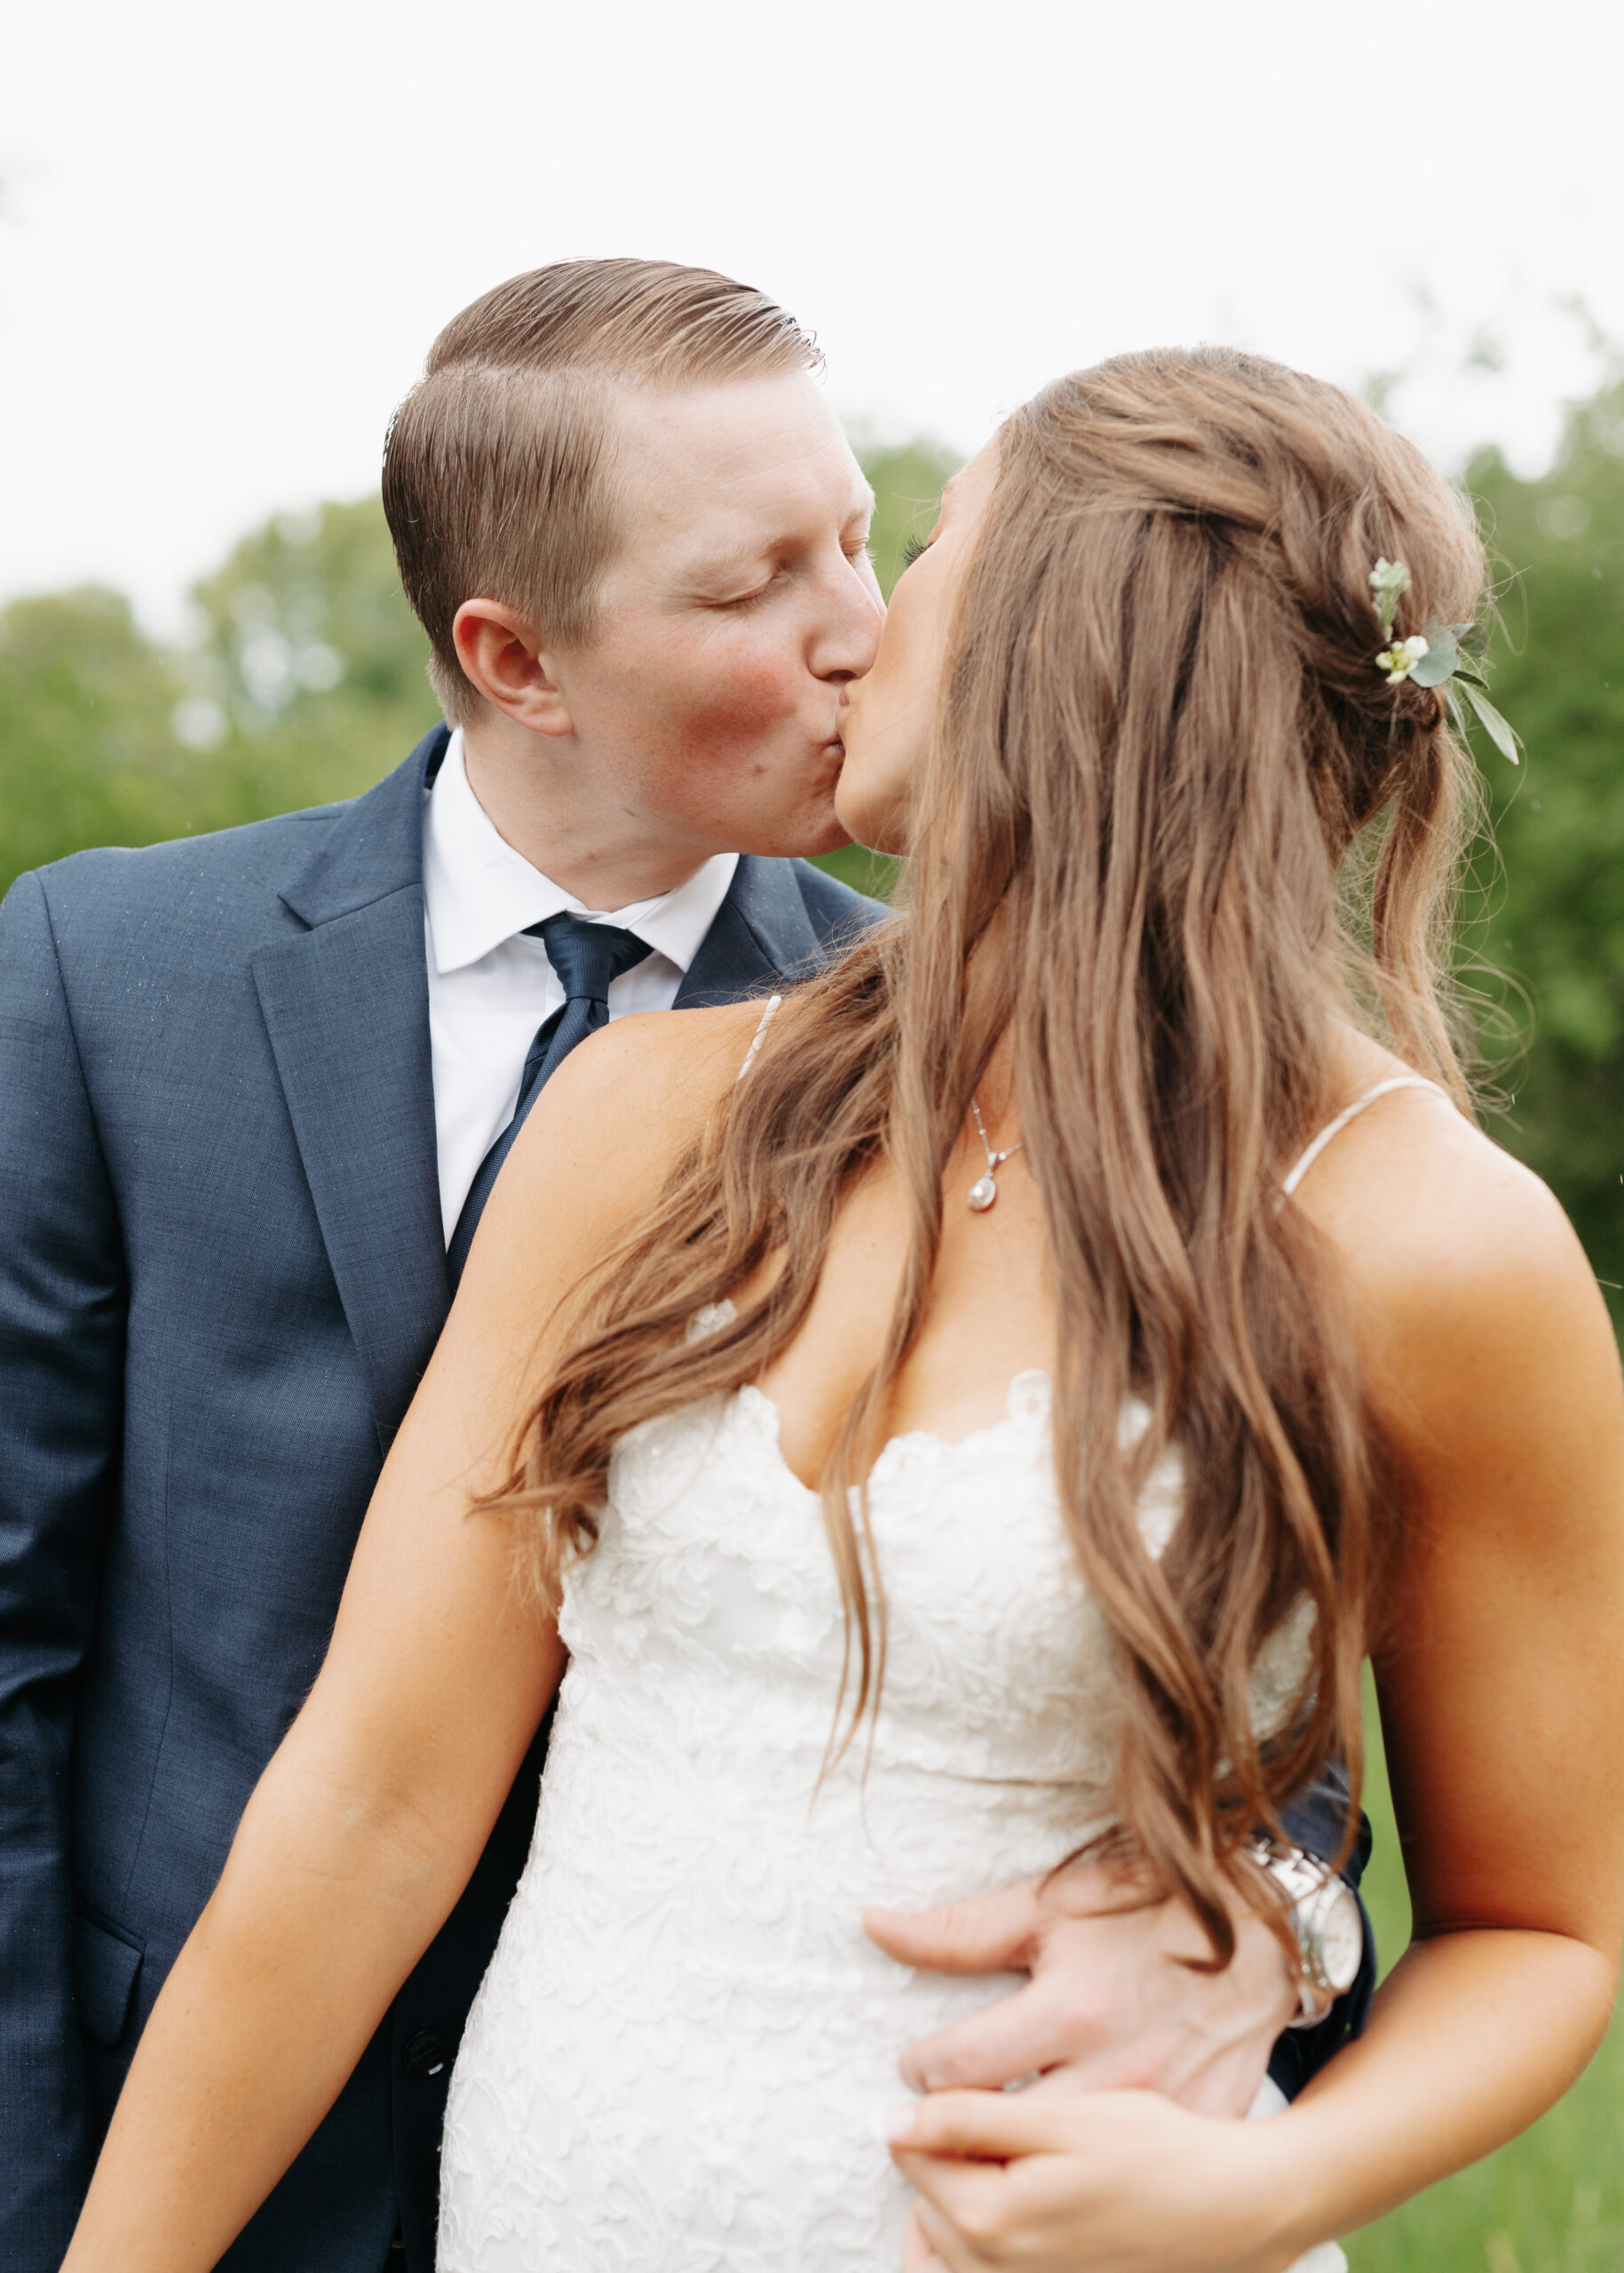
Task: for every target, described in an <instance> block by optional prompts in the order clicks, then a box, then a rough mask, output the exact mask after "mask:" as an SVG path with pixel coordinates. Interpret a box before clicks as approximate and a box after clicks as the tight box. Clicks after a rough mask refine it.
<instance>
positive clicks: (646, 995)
mask: <svg viewBox="0 0 1624 2273" xmlns="http://www.w3.org/2000/svg"><path fill="white" fill-rule="evenodd" d="M738 865H739V856H738V854H737V853H736V852H718V853H717V855H716V857H715V858H714V859H709V860H707V861H706V862H705V863H704V865H703V866H702V867H699V868H697V869H695V871H694V873H693V875H691V876H690V877H689V878H688V880H687V882H686V883H681V884H678V885H677V889H676V891H668V892H661V895H660V897H659V898H658V899H640V900H638V901H637V902H635V903H634V905H633V906H631V907H616V908H608V909H603V908H596V909H595V908H588V907H582V905H581V902H580V901H579V900H578V899H572V898H571V896H570V894H569V893H568V892H566V891H565V890H564V889H563V887H562V885H560V884H555V883H553V882H552V880H551V877H549V876H544V875H543V874H542V872H541V870H540V869H539V868H533V867H531V865H530V863H529V861H528V860H527V859H525V857H524V855H523V853H522V852H516V851H514V850H513V847H512V846H511V844H510V843H508V842H507V840H506V839H505V838H504V837H502V836H498V835H497V833H496V829H495V825H494V823H493V822H492V821H491V820H490V817H489V815H488V814H487V812H486V811H485V808H484V807H483V805H481V804H480V803H479V799H478V798H477V797H476V796H474V793H473V791H472V789H471V787H470V786H469V780H468V773H467V770H466V768H465V766H464V765H463V733H462V729H461V727H460V726H459V727H458V728H457V729H456V733H453V735H452V737H451V741H450V743H449V745H448V748H447V750H446V755H445V760H444V763H443V764H441V766H440V772H438V773H437V774H436V776H435V777H434V782H433V786H432V788H431V789H430V791H429V794H428V796H426V797H425V798H424V813H423V912H424V932H425V934H426V946H427V951H428V959H429V1041H430V1047H431V1049H432V1055H433V1067H434V1136H435V1142H436V1144H437V1146H438V1149H439V1154H440V1217H441V1221H442V1222H443V1224H444V1226H445V1233H446V1239H447V1242H448V1244H449V1241H450V1239H451V1234H452V1232H454V1231H455V1230H456V1219H457V1217H458V1216H460V1215H461V1213H462V1211H463V1200H466V1198H467V1197H468V1192H469V1187H470V1186H471V1184H472V1183H473V1180H474V1177H475V1176H477V1175H478V1174H479V1163H480V1161H481V1160H483V1159H484V1158H485V1155H486V1154H487V1152H489V1150H490V1148H491V1146H492V1145H493V1144H495V1141H496V1139H497V1137H499V1136H500V1135H501V1134H502V1131H503V1129H505V1128H506V1127H507V1125H508V1123H509V1121H511V1120H512V1118H513V1112H514V1108H515V1106H516V1105H518V1103H519V1081H520V1079H521V1077H522V1075H523V1073H524V1070H525V1059H526V1057H527V1055H528V1054H529V1049H530V1044H531V1043H532V1041H535V1030H536V1028H537V1027H538V1026H540V1025H541V1023H542V1021H543V1018H548V1017H550V1016H551V1013H552V1012H553V1011H554V1010H558V1008H559V1007H560V1005H561V1004H562V1002H563V1001H564V989H563V987H562V986H560V985H559V983H558V976H557V974H556V973H555V971H554V970H553V968H552V965H551V962H549V961H548V960H547V950H546V948H545V946H543V944H542V942H541V940H540V939H526V938H525V937H524V932H525V930H526V927H527V925H528V924H531V923H543V922H544V921H545V919H546V918H547V917H548V916H549V915H558V914H559V913H561V912H563V913H567V914H569V915H579V916H581V917H582V919H583V920H584V921H585V922H586V923H616V924H618V925H619V926H620V927H621V929H622V931H635V932H636V933H637V935H638V939H646V940H647V942H648V944H649V946H651V947H652V948H653V949H654V953H653V954H651V955H650V956H649V957H648V958H647V960H646V962H640V963H638V965H637V967H636V969H635V970H629V971H627V972H625V973H624V974H623V975H622V977H621V978H616V979H614V980H612V981H611V983H610V986H609V1016H610V1017H611V1018H624V1017H625V1016H626V1014H627V1013H628V1012H629V1011H632V1010H669V1009H670V1007H671V1005H672V1003H673V1002H675V1001H676V999H677V988H678V987H679V986H681V985H682V982H683V978H684V975H685V972H686V970H687V968H688V965H689V964H690V963H691V962H693V958H694V956H695V955H696V954H698V953H699V950H700V946H701V943H702V941H703V939H704V937H705V934H706V933H707V931H709V929H710V927H711V925H712V923H715V921H716V918H717V910H718V909H719V908H720V907H721V905H722V902H723V901H724V900H725V899H726V897H727V891H728V886H729V885H730V884H731V883H733V870H734V869H735V868H736V867H738Z"/></svg>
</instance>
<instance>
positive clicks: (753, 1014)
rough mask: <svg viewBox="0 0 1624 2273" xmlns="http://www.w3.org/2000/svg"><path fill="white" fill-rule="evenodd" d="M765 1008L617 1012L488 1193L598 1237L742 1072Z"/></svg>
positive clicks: (547, 1098) (668, 1168)
mask: <svg viewBox="0 0 1624 2273" xmlns="http://www.w3.org/2000/svg"><path fill="white" fill-rule="evenodd" d="M763 1010H764V1004H762V1003H760V1002H739V1003H730V1004H727V1005H725V1006H724V1007H723V1008H721V1009H718V1010H678V1011H670V1010H661V1011H657V1012H652V1013H650V1014H648V1015H646V1016H645V1017H642V1018H616V1019H615V1020H614V1023H613V1024H612V1025H610V1026H605V1027H604V1028H603V1029H602V1031H601V1032H600V1033H598V1034H592V1035H590V1037H589V1038H588V1040H587V1041H583V1042H582V1044H581V1046H580V1048H579V1049H575V1050H574V1051H572V1052H571V1054H570V1056H569V1057H567V1058H566V1060H565V1062H564V1064H563V1065H560V1066H559V1068H558V1072H557V1073H555V1074H554V1075H553V1076H552V1078H551V1081H549V1082H548V1084H547V1086H546V1088H545V1089H543V1092H542V1094H541V1096H540V1097H538V1098H537V1099H536V1102H535V1108H534V1110H533V1111H532V1112H531V1113H530V1116H529V1119H528V1120H527V1121H526V1123H525V1126H524V1129H523V1130H522V1132H521V1133H520V1135H519V1139H518V1141H517V1143H516V1144H514V1146H513V1150H512V1153H511V1157H510V1159H509V1160H508V1163H507V1166H506V1167H505V1168H504V1169H503V1173H502V1176H500V1178H499V1179H498V1181H497V1184H496V1188H495V1192H493V1193H492V1196H491V1197H492V1206H493V1207H495V1205H496V1202H497V1200H498V1199H499V1198H500V1199H502V1200H503V1201H504V1202H505V1205H506V1208H508V1209H509V1210H512V1209H514V1208H518V1207H519V1206H520V1205H521V1204H523V1205H524V1206H525V1207H526V1208H527V1211H528V1212H531V1213H533V1214H534V1213H536V1212H540V1213H542V1214H544V1215H546V1216H550V1217H555V1218H556V1217H558V1216H563V1217H564V1218H566V1222H567V1224H568V1227H569V1230H570V1232H571V1233H572V1236H574V1235H577V1234H580V1235H585V1236H590V1237H595V1238H596V1237H602V1236H603V1235H604V1234H605V1233H606V1232H608V1231H609V1230H611V1229H612V1228H614V1225H616V1224H620V1223H623V1222H625V1221H626V1220H628V1219H629V1218H630V1216H632V1215H634V1214H635V1212H636V1211H637V1210H638V1208H641V1207H644V1206H646V1205H647V1204H648V1202H649V1201H650V1200H653V1198H654V1196H655V1195H656V1194H657V1193H658V1192H660V1191H661V1188H662V1187H663V1186H664V1184H665V1183H666V1181H667V1179H668V1178H669V1176H670V1174H671V1172H672V1170H673V1169H674V1168H676V1167H677V1163H678V1161H679V1160H681V1159H682V1157H683V1155H684V1154H685V1152H687V1150H688V1148H689V1147H690V1145H691V1144H693V1142H694V1140H695V1138H696V1137H699V1136H700V1135H701V1132H702V1130H703V1129H704V1127H705V1124H706V1122H707V1121H708V1120H709V1116H710V1114H711V1113H713V1112H714V1110H715V1109H716V1106H717V1104H718V1103H719V1102H720V1101H721V1099H722V1098H723V1097H725V1095H726V1094H727V1091H728V1089H730V1088H731V1087H732V1085H733V1082H734V1081H736V1080H737V1079H738V1076H739V1071H740V1068H741V1065H743V1063H744V1059H745V1056H746V1054H747V1052H748V1051H749V1047H750V1043H751V1041H752V1039H753V1038H754V1036H755V1034H756V1032H757V1027H758V1026H759V1025H760V1023H761V1018H762V1012H763Z"/></svg>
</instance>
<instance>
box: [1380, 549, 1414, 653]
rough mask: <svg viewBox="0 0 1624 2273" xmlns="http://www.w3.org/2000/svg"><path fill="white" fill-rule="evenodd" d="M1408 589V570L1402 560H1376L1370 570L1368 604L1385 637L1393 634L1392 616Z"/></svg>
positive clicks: (1396, 611) (1390, 636) (1396, 612)
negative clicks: (1372, 609)
mask: <svg viewBox="0 0 1624 2273" xmlns="http://www.w3.org/2000/svg"><path fill="white" fill-rule="evenodd" d="M1409 589H1410V572H1409V570H1408V569H1407V568H1406V566H1405V565H1404V563H1403V561H1402V560H1378V561H1377V562H1376V565H1375V566H1374V568H1373V569H1372V570H1371V572H1370V604H1371V606H1372V607H1374V610H1375V612H1376V616H1377V619H1378V621H1379V622H1380V623H1381V626H1382V636H1383V637H1384V638H1389V639H1390V638H1392V636H1393V618H1394V616H1395V615H1396V614H1398V603H1399V601H1400V600H1401V599H1402V598H1403V597H1404V595H1405V593H1406V592H1407V591H1408V590H1409Z"/></svg>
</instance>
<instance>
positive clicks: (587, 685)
mask: <svg viewBox="0 0 1624 2273" xmlns="http://www.w3.org/2000/svg"><path fill="white" fill-rule="evenodd" d="M615 438H616V447H615V453H614V471H613V475H612V478H613V479H614V482H615V484H616V486H617V488H618V490H619V493H620V495H621V498H622V519H623V527H624V529H625V541H624V543H623V545H622V550H621V552H620V554H619V556H618V558H616V559H615V560H614V562H613V563H612V565H611V566H610V568H609V570H608V572H607V574H606V578H605V581H604V584H603V587H602V590H601V598H600V606H599V612H598V629H597V631H596V635H595V637H594V638H593V639H592V640H591V642H590V645H587V646H586V647H584V648H582V649H578V650H575V651H573V652H570V653H565V654H561V655H558V656H557V657H556V658H550V659H549V662H550V668H551V671H552V675H553V677H555V679H556V680H557V682H558V687H559V690H560V693H561V694H562V696H563V699H564V701H565V703H566V706H567V710H568V715H569V719H570V725H571V728H572V731H573V733H574V740H575V743H576V747H577V749H578V752H579V755H580V757H581V760H582V763H583V764H586V765H588V766H590V768H591V771H592V777H593V780H594V781H595V783H596V784H597V785H598V786H599V787H600V788H601V789H602V790H603V792H604V793H605V794H606V795H607V796H611V797H612V798H613V799H614V801H615V803H616V804H617V805H618V807H619V809H620V810H621V811H622V812H623V813H624V814H625V815H626V816H627V817H628V818H633V819H641V820H646V821H647V822H648V823H649V824H651V825H652V826H653V827H654V828H658V829H660V830H661V831H662V832H663V833H664V834H666V835H668V836H670V837H671V838H672V839H673V840H680V841H681V842H683V843H686V844H688V845H691V847H692V848H693V851H695V852H696V853H701V854H703V853H706V852H710V851H741V852H763V853H788V852H820V851H828V850H830V849H831V848H832V847H834V846H835V845H837V844H843V843H845V841H846V838H845V832H844V830H843V829H842V828H841V826H840V822H839V820H837V818H836V813H835V804H834V792H835V783H836V779H837V777H838V775H839V771H840V764H841V758H842V755H843V751H842V745H841V741H840V719H839V713H840V704H841V695H842V692H843V690H844V688H845V687H846V686H847V685H849V684H850V683H851V681H852V679H853V678H854V677H859V676H860V675H861V673H863V672H864V671H866V670H867V669H868V666H869V664H870V663H871V662H872V661H873V660H874V653H875V645H876V643H877V641H878V638H879V630H880V623H881V619H882V616H883V604H882V602H881V598H880V592H879V587H878V585H877V584H876V583H875V575H874V569H873V567H872V566H871V564H870V562H869V559H868V555H867V535H868V521H869V516H870V514H871V512H872V511H873V506H874V499H873V496H872V494H871V493H870V491H869V488H868V485H867V481H866V480H865V479H864V478H863V474H862V471H861V469H860V466H859V465H858V463H857V461H856V459H855V458H854V457H853V456H852V452H851V449H850V447H849V446H848V445H847V442H846V440H845V438H844V435H843V434H842V432H841V431H840V428H839V426H838V424H836V420H835V418H834V416H832V414H831V413H830V411H829V409H828V405H827V404H826V403H825V402H824V400H823V398H822V396H821V395H820V393H819V392H818V390H817V388H816V387H815V386H814V385H813V384H812V381H811V379H810V378H809V377H808V376H806V375H805V374H804V373H800V372H796V373H789V374H778V375H774V376H770V377H760V378H747V379H739V380H733V381H729V382H726V383H724V384H719V385H715V386H709V387H701V388H693V389H688V390H685V391H683V392H663V391H661V392H655V391H652V390H642V391H638V392H628V393H627V394H625V395H624V396H622V399H621V400H620V402H619V403H618V404H617V406H616V415H615Z"/></svg>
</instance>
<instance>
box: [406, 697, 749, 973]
mask: <svg viewBox="0 0 1624 2273" xmlns="http://www.w3.org/2000/svg"><path fill="white" fill-rule="evenodd" d="M738 865H739V855H738V854H737V853H736V852H718V853H717V854H715V855H714V857H713V858H712V859H709V860H706V861H705V862H703V863H702V864H701V867H698V868H696V869H695V870H694V872H693V875H691V876H690V877H688V878H687V880H686V882H685V883H680V884H678V885H677V888H676V890H675V891H667V892H661V893H660V894H659V895H658V896H657V897H656V898H655V899H640V900H636V901H634V902H633V903H632V905H631V906H630V907H619V908H610V909H600V908H589V907H582V903H581V902H580V900H578V899H574V897H573V896H572V895H571V894H570V893H569V892H566V891H565V890H564V888H563V886H562V885H561V884H555V883H553V881H552V879H551V876H545V875H543V874H542V871H541V870H540V869H539V868H536V867H532V866H531V864H530V862H529V861H528V860H527V859H525V856H524V854H523V853H522V852H516V851H514V849H513V847H512V846H511V844H510V843H508V841H507V839H506V838H505V837H504V836H500V835H498V833H497V830H496V827H495V822H494V821H493V820H491V818H490V815H489V814H488V813H487V812H486V810H485V808H484V806H483V805H482V804H480V803H479V799H478V798H477V797H476V796H474V793H473V790H472V788H471V786H470V784H469V780H468V771H467V768H466V766H465V765H464V764H463V730H462V728H461V727H460V726H458V727H457V728H456V731H455V732H454V733H453V734H452V736H451V740H450V741H449V742H448V744H447V746H446V755H445V759H444V762H443V763H442V764H441V766H440V772H438V773H437V774H436V775H435V777H434V783H433V786H432V788H431V789H430V791H429V794H428V797H427V800H426V802H425V809H424V821H423V892H424V906H425V907H426V909H427V911H428V919H429V939H430V942H431V946H432V952H433V956H434V968H435V970H437V971H439V972H440V975H441V976H442V977H443V976H444V975H445V973H446V972H447V971H450V970H463V969H464V968H465V967H466V966H467V965H468V964H469V963H473V962H479V959H480V957H481V956H482V955H487V954H490V952H491V950H492V948H493V947H499V946H501V945H502V944H503V940H504V939H512V938H513V937H514V935H515V934H516V933H518V932H519V931H526V930H527V929H528V928H529V926H530V925H531V924H532V923H544V922H545V921H546V919H547V917H548V916H550V915H559V914H560V913H567V914H569V915H584V916H587V917H593V916H596V917H597V918H598V920H599V921H601V922H613V923H617V924H619V925H620V926H621V928H622V930H623V931H635V932H636V934H637V936H638V939H644V940H646V941H647V943H648V945H649V946H651V947H653V948H654V950H655V952H656V953H657V954H662V955H664V956H665V958H666V960H667V961H668V962H672V963H675V964H676V966H677V970H683V971H685V970H687V968H688V965H689V964H690V963H691V962H693V958H694V956H695V955H696V954H698V953H699V950H700V948H701V945H702V944H703V942H704V938H705V934H706V933H707V931H709V929H710V927H711V925H712V923H715V921H716V918H717V910H718V909H719V908H720V907H721V905H722V902H723V901H724V900H725V899H726V897H727V894H728V889H729V887H730V886H731V884H732V883H733V871H734V870H735V868H737V867H738Z"/></svg>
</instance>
